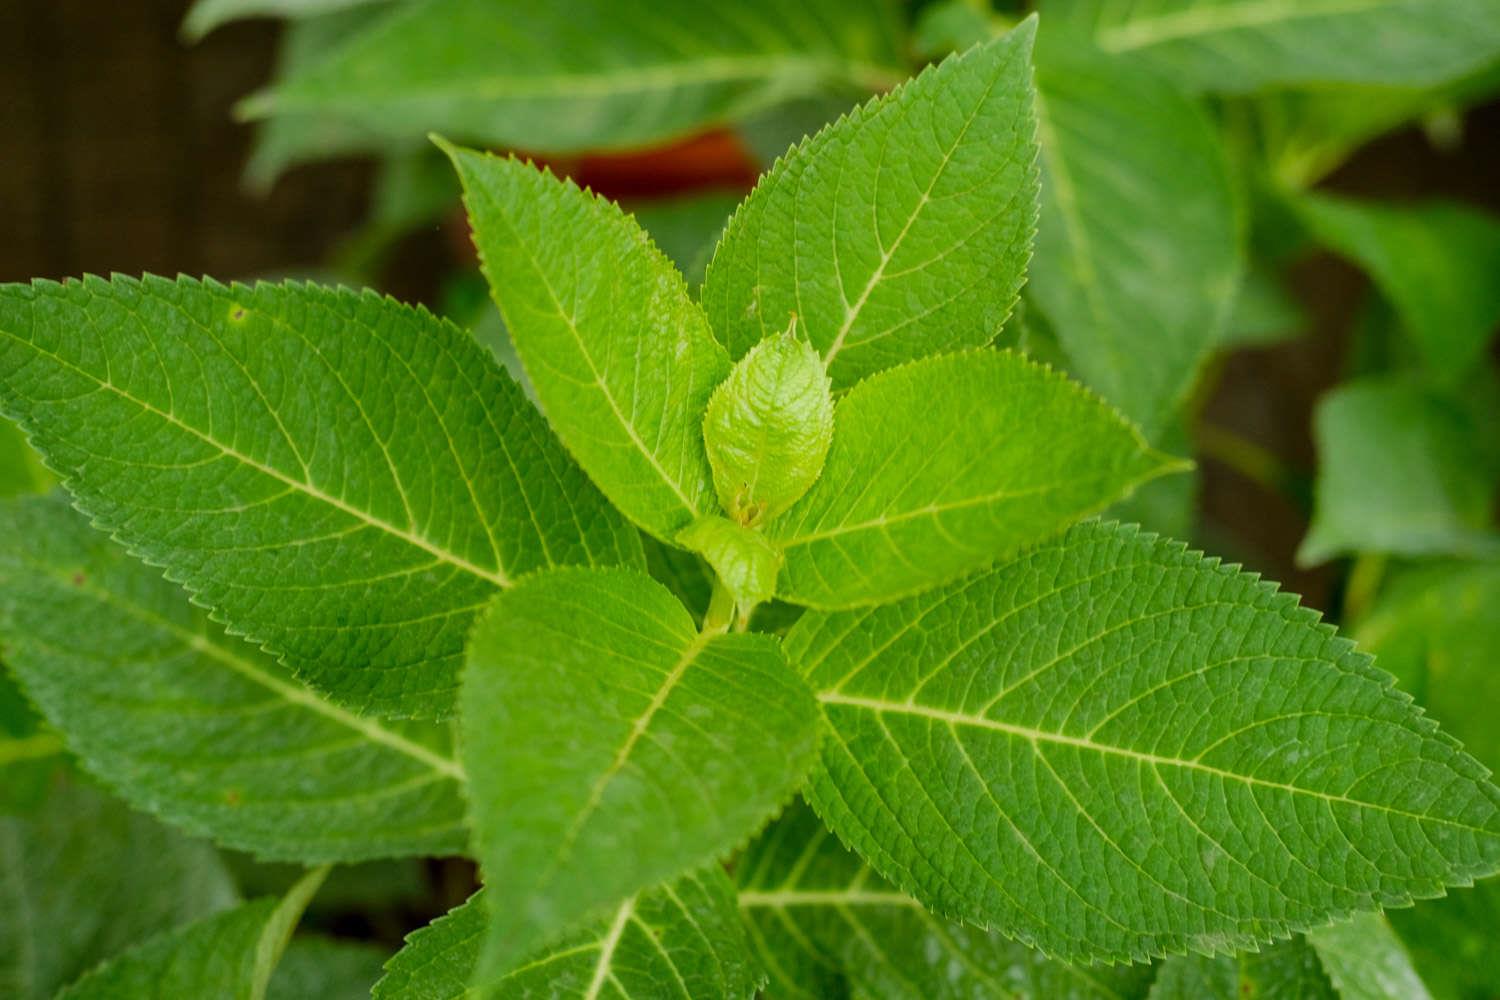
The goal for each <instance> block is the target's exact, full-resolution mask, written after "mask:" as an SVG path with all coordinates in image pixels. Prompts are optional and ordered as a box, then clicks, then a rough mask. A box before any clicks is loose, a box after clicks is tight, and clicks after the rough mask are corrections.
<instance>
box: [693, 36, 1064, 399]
mask: <svg viewBox="0 0 1500 1000" xmlns="http://www.w3.org/2000/svg"><path fill="white" fill-rule="evenodd" d="M1034 34H1035V23H1034V22H1031V21H1028V22H1026V23H1025V24H1023V25H1022V26H1021V27H1019V28H1017V29H1016V30H1015V31H1013V32H1011V33H1010V34H1009V35H1007V36H1006V37H1004V38H1001V39H997V40H995V41H993V42H989V43H987V44H985V45H983V46H981V47H978V48H975V49H973V50H971V51H969V52H968V53H966V54H965V55H963V56H961V57H960V56H955V57H953V58H950V59H947V60H945V61H944V62H943V63H942V64H941V65H939V66H937V67H935V68H933V69H929V70H927V71H926V72H925V73H923V74H922V75H921V76H919V77H918V78H917V79H916V80H914V81H912V82H910V83H907V84H904V85H903V86H901V87H900V88H898V89H897V90H896V91H894V92H892V93H891V94H889V95H887V96H886V97H883V98H881V99H880V100H877V101H873V102H871V103H870V104H867V105H865V106H864V107H862V108H860V109H858V110H856V111H854V112H853V113H851V114H850V115H849V116H848V117H847V118H845V119H842V120H840V121H839V122H838V123H836V124H834V125H831V126H829V127H828V128H826V129H824V130H823V131H822V132H819V133H818V134H817V136H815V137H814V138H812V139H810V140H808V141H806V142H804V143H802V144H801V145H800V146H798V147H796V148H794V149H793V150H792V151H791V152H789V153H788V154H787V155H786V156H785V157H783V158H782V159H781V160H780V161H779V162H778V163H777V164H776V166H775V168H773V169H772V170H771V172H770V173H769V174H768V175H766V176H765V177H764V178H763V179H762V180H761V182H760V185H759V186H758V187H757V188H756V189H755V191H754V192H753V193H752V194H751V195H750V197H749V199H747V200H746V202H745V203H744V205H743V206H741V208H740V209H739V211H738V212H736V213H735V215H734V218H733V219H731V220H730V223H729V228H728V229H727V230H726V232H725V234H724V239H723V241H722V242H721V243H720V245H719V248H718V250H717V251H716V252H715V254H714V259H713V261H712V262H711V263H710V264H709V268H708V276H707V277H706V278H705V279H704V284H703V305H704V308H705V309H706V310H707V312H708V314H709V318H710V319H711V320H712V322H713V324H714V330H715V332H716V333H717V334H718V335H719V337H720V339H721V340H723V341H724V343H725V344H726V345H727V346H728V347H729V350H730V353H731V354H733V355H734V356H735V357H736V358H738V357H740V356H742V355H743V354H744V353H745V352H746V351H748V350H749V349H750V348H751V347H753V346H754V345H755V344H756V343H758V342H759V341H761V340H762V339H764V338H765V337H768V336H771V335H772V334H775V333H779V332H781V331H782V330H784V329H786V325H787V321H788V319H789V318H790V317H791V315H792V314H793V313H795V314H796V315H797V318H798V319H799V320H800V321H801V323H802V325H803V327H804V328H805V329H806V331H807V335H808V338H809V340H810V341H811V342H812V345H813V346H814V347H816V348H817V349H818V351H819V352H820V353H821V354H822V355H823V358H824V360H825V361H826V362H827V365H828V373H829V375H830V376H831V377H832V378H833V382H834V386H835V387H836V388H841V387H845V386H848V385H851V384H852V383H854V382H856V381H858V380H859V379H860V378H863V377H864V376H866V375H868V374H870V373H871V372H874V371H879V370H880V369H882V368H888V367H890V366H892V365H896V364H900V363H901V362H903V361H909V360H911V359H913V358H918V357H922V356H924V355H927V354H934V353H938V352H941V351H948V350H953V349H955V348H960V347H976V346H979V345H982V344H987V343H989V342H990V341H991V340H993V339H994V338H995V335H996V334H998V333H999V332H1000V327H1001V326H1002V325H1003V324H1004V322H1005V318H1006V316H1008V315H1009V314H1010V311H1011V307H1012V306H1013V305H1014V304H1015V301H1016V293H1017V292H1018V291H1019V290H1020V287H1021V281H1022V278H1023V276H1024V274H1025V270H1026V261H1027V259H1028V258H1029V256H1030V254H1031V238H1032V234H1033V233H1034V232H1035V229H1036V198H1037V168H1036V143H1035V130H1036V124H1035V118H1034V116H1033V111H1032V86H1031V42H1032V37H1033V35H1034Z"/></svg>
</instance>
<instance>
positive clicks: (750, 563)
mask: <svg viewBox="0 0 1500 1000" xmlns="http://www.w3.org/2000/svg"><path fill="white" fill-rule="evenodd" d="M677 541H678V544H680V545H682V546H684V547H686V548H689V549H692V550H693V551H694V552H696V553H698V554H699V555H701V556H702V557H703V558H704V559H706V560H708V564H709V565H710V566H712V567H713V570H714V572H715V573H717V574H718V576H719V580H720V581H721V582H722V583H723V584H724V586H725V587H726V588H727V589H728V590H729V593H730V594H731V595H733V597H734V601H735V604H737V605H738V606H739V607H740V610H741V611H742V612H745V613H748V612H749V610H750V609H751V608H753V607H755V605H757V604H761V603H763V602H765V601H769V600H770V599H771V597H772V595H774V594H775V592H776V574H777V573H778V572H780V570H781V550H780V549H778V548H776V546H774V545H772V544H771V543H770V542H769V541H768V540H767V539H766V537H765V536H764V535H762V534H761V533H760V532H758V531H756V530H754V529H753V528H747V527H745V526H744V525H741V524H736V523H735V522H733V521H731V520H729V519H728V518H725V517H720V516H719V515H717V514H710V515H708V516H707V517H700V518H699V519H698V520H696V521H694V522H693V523H692V524H690V525H688V526H687V527H686V528H683V529H682V532H681V533H680V534H679V535H678V536H677Z"/></svg>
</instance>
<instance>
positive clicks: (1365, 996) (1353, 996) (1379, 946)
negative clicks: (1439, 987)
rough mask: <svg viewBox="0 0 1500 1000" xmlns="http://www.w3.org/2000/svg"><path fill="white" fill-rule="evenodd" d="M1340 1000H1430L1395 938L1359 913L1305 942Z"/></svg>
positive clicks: (1373, 917) (1380, 922) (1381, 921)
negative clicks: (1315, 955) (1316, 957)
mask: <svg viewBox="0 0 1500 1000" xmlns="http://www.w3.org/2000/svg"><path fill="white" fill-rule="evenodd" d="M1307 941H1308V944H1310V945H1311V946H1312V949H1313V951H1315V952H1316V953H1317V956H1318V958H1319V959H1320V960H1321V962H1322V964H1323V971H1324V972H1326V973H1327V974H1328V979H1329V981H1330V982H1332V983H1333V985H1334V988H1335V990H1336V991H1337V992H1338V996H1339V998H1340V1000H1432V995H1431V994H1430V993H1428V992H1427V987H1426V986H1424V985H1423V984H1422V980H1421V978H1420V977H1418V975H1417V972H1416V970H1415V969H1413V968H1412V964H1411V959H1410V958H1409V957H1408V956H1407V954H1406V949H1405V948H1403V947H1402V946H1401V941H1400V939H1399V938H1397V937H1396V932H1395V931H1393V930H1391V925H1390V924H1389V923H1388V922H1387V921H1386V919H1385V917H1383V916H1381V915H1380V914H1378V913H1362V914H1360V915H1359V916H1358V917H1355V918H1354V919H1353V920H1347V921H1344V922H1343V923H1340V924H1334V925H1333V926H1332V927H1324V928H1322V929H1321V930H1316V931H1313V932H1312V933H1310V934H1308V936H1307Z"/></svg>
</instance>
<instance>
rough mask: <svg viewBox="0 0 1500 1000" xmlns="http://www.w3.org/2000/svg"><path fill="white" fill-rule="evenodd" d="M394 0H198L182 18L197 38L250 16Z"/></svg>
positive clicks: (300, 14) (296, 14) (294, 14)
mask: <svg viewBox="0 0 1500 1000" xmlns="http://www.w3.org/2000/svg"><path fill="white" fill-rule="evenodd" d="M390 2H391V0H198V2H197V3H195V4H193V6H192V8H191V9H190V10H189V11H188V12H187V16H186V17H185V18H183V19H182V33H183V35H184V36H186V37H187V39H188V40H189V41H197V40H198V39H200V38H202V37H203V36H204V35H206V34H208V33H209V32H210V31H213V30H214V29H215V28H217V27H219V26H220V25H223V24H228V23H229V22H230V21H239V20H243V19H244V18H247V17H284V18H288V19H292V20H296V19H299V18H305V17H315V16H317V15H319V14H329V13H332V12H334V11H341V10H348V9H349V8H351V7H371V6H375V5H377V4H386V3H390Z"/></svg>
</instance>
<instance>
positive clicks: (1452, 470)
mask: <svg viewBox="0 0 1500 1000" xmlns="http://www.w3.org/2000/svg"><path fill="white" fill-rule="evenodd" d="M1475 420H1476V416H1475V415H1473V414H1471V413H1470V412H1469V410H1468V408H1467V407H1466V406H1465V405H1463V403H1461V402H1460V401H1459V400H1457V399H1454V398H1452V397H1450V396H1448V395H1446V394H1444V393H1440V392H1436V391H1433V390H1429V389H1427V388H1424V387H1423V386H1421V385H1418V384H1416V383H1413V382H1410V381H1405V380H1402V379H1399V378H1366V379H1361V380H1358V381H1355V382H1347V383H1345V384H1343V385H1341V386H1339V387H1338V388H1337V389H1335V390H1333V391H1332V392H1331V393H1329V394H1328V395H1327V396H1325V397H1323V399H1322V400H1320V401H1319V403H1318V408H1317V412H1316V413H1315V414H1314V417H1313V436H1314V439H1315V440H1316V442H1317V446H1318V460H1319V464H1318V477H1317V482H1316V484H1315V489H1314V492H1315V500H1316V502H1315V507H1314V511H1313V518H1312V524H1311V526H1310V527H1309V529H1308V532H1307V536H1306V537H1305V538H1304V539H1303V540H1302V546H1301V548H1300V549H1298V551H1297V561H1298V562H1299V563H1301V564H1303V565H1306V566H1311V565H1316V564H1318V563H1320V562H1325V561H1327V560H1328V559H1331V558H1333V557H1335V556H1338V555H1341V554H1344V553H1348V552H1389V553H1393V554H1397V555H1406V556H1423V555H1441V554H1451V555H1463V556H1475V555H1483V554H1486V553H1496V552H1500V536H1497V535H1496V534H1495V532H1494V531H1493V530H1491V529H1490V518H1491V514H1490V511H1491V502H1492V499H1493V497H1494V488H1495V482H1496V479H1497V474H1500V469H1497V468H1496V462H1495V461H1494V460H1493V459H1492V458H1490V457H1489V456H1487V455H1486V453H1485V451H1486V450H1485V448H1484V447H1483V445H1482V441H1481V437H1480V435H1481V430H1482V428H1481V427H1479V426H1476V424H1475Z"/></svg>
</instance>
